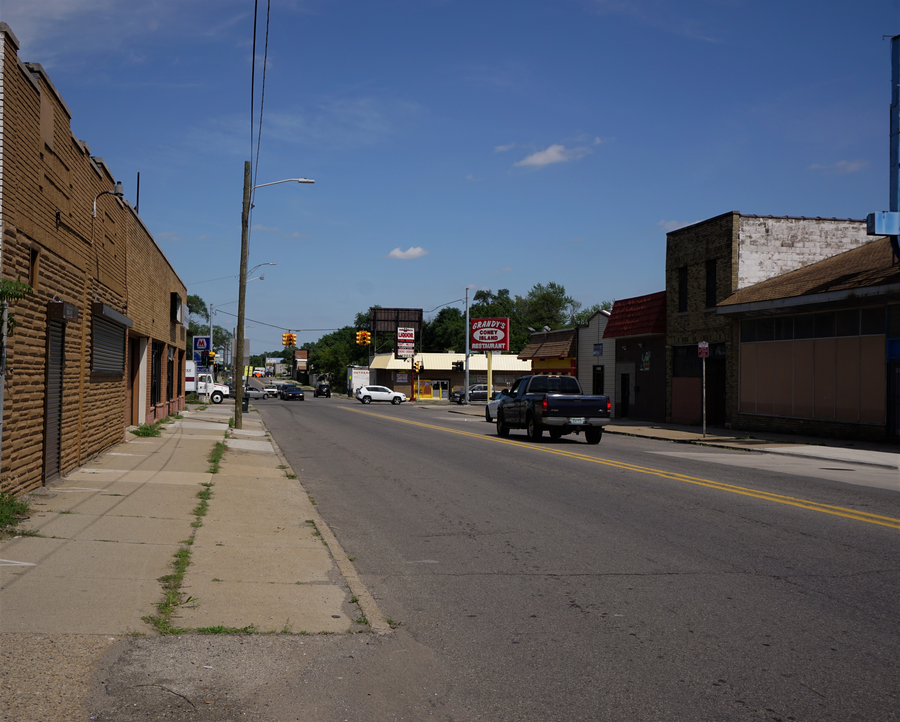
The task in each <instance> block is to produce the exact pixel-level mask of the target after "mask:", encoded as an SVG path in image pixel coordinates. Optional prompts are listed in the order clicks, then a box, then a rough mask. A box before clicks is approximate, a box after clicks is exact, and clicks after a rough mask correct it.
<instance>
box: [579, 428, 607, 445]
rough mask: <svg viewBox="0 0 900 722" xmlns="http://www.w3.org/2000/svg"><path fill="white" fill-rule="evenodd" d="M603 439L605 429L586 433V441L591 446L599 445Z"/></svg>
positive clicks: (591, 430)
mask: <svg viewBox="0 0 900 722" xmlns="http://www.w3.org/2000/svg"><path fill="white" fill-rule="evenodd" d="M602 438H603V429H587V430H586V431H585V432H584V439H585V441H587V442H588V443H589V444H599V443H600V439H602Z"/></svg>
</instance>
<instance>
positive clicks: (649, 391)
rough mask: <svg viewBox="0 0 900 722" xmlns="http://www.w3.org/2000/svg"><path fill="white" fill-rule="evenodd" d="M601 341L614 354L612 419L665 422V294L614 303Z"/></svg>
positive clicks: (637, 297)
mask: <svg viewBox="0 0 900 722" xmlns="http://www.w3.org/2000/svg"><path fill="white" fill-rule="evenodd" d="M603 339H604V342H605V343H608V344H611V345H612V346H613V349H614V351H615V374H616V376H617V378H614V379H613V384H612V385H613V386H614V389H613V393H614V394H615V403H614V406H613V409H614V413H613V415H614V416H615V417H616V418H619V419H638V420H642V421H660V422H662V421H665V417H666V292H665V291H659V292H658V293H650V294H647V295H646V296H635V297H634V298H623V299H620V300H618V301H616V302H615V303H614V304H613V307H612V312H611V313H610V316H609V321H608V322H607V324H606V328H605V329H604V331H603ZM604 350H607V349H604Z"/></svg>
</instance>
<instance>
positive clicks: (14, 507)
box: [0, 491, 28, 536]
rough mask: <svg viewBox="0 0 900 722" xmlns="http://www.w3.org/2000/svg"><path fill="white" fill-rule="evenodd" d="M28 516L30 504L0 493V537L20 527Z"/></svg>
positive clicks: (3, 492) (2, 492)
mask: <svg viewBox="0 0 900 722" xmlns="http://www.w3.org/2000/svg"><path fill="white" fill-rule="evenodd" d="M27 516H28V502H27V501H24V500H22V499H19V498H18V497H15V496H13V495H12V494H7V493H6V492H5V491H0V536H2V535H3V533H4V532H9V531H11V530H12V529H13V528H14V527H16V526H18V524H19V522H21V521H22V520H23V518H24V517H27Z"/></svg>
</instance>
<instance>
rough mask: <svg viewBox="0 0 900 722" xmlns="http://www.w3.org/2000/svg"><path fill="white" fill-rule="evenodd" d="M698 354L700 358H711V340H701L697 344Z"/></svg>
mask: <svg viewBox="0 0 900 722" xmlns="http://www.w3.org/2000/svg"><path fill="white" fill-rule="evenodd" d="M697 356H698V357H699V358H709V342H708V341H701V342H700V343H698V344H697Z"/></svg>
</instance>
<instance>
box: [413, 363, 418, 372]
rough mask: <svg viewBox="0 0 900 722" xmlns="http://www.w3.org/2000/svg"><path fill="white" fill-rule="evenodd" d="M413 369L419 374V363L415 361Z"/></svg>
mask: <svg viewBox="0 0 900 722" xmlns="http://www.w3.org/2000/svg"><path fill="white" fill-rule="evenodd" d="M414 368H415V370H416V373H419V362H418V361H416V363H415V364H414Z"/></svg>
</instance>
